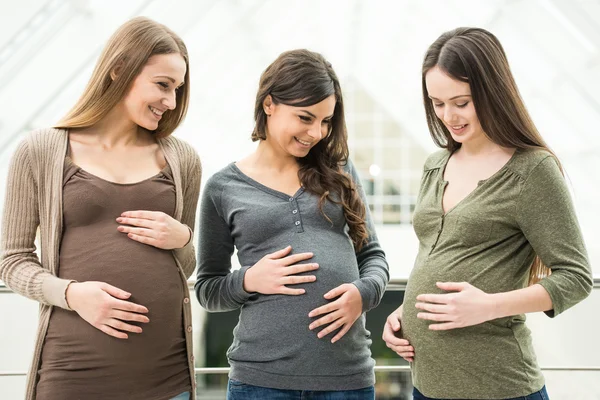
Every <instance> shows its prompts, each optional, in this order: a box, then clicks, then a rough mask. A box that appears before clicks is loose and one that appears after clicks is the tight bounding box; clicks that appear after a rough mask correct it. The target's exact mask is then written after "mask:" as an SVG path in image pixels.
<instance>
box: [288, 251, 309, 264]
mask: <svg viewBox="0 0 600 400" xmlns="http://www.w3.org/2000/svg"><path fill="white" fill-rule="evenodd" d="M312 257H313V253H298V254H292V255H291V256H287V257H284V258H282V259H281V262H282V263H283V265H292V264H297V263H299V262H300V261H304V260H308V259H310V258H312Z"/></svg>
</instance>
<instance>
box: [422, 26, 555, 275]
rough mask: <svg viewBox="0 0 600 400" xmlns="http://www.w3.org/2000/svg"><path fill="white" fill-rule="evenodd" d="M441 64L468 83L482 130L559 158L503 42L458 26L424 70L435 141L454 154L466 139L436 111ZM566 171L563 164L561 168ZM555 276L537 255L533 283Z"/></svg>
mask: <svg viewBox="0 0 600 400" xmlns="http://www.w3.org/2000/svg"><path fill="white" fill-rule="evenodd" d="M433 67H439V68H440V69H441V70H442V71H444V72H445V73H446V74H448V75H449V76H450V77H452V78H454V79H456V80H459V81H461V82H467V83H468V84H469V86H470V88H471V97H472V99H473V105H474V107H475V112H476V113H477V117H478V119H479V122H480V123H481V128H482V129H483V132H484V133H485V135H486V136H487V137H488V138H489V139H490V140H491V141H492V142H494V143H496V144H498V145H500V146H503V147H509V148H516V149H520V150H526V149H543V150H546V151H547V152H549V153H551V154H552V155H553V156H554V157H555V158H556V161H557V162H558V163H559V166H560V165H561V164H560V162H559V161H558V158H557V157H556V155H555V154H554V152H553V151H552V150H550V148H549V147H548V145H547V144H546V142H545V141H544V139H543V138H542V136H541V135H540V133H539V131H538V130H537V128H536V127H535V125H534V123H533V121H532V119H531V117H530V115H529V113H528V112H527V108H526V107H525V104H524V102H523V99H522V98H521V95H520V94H519V90H518V89H517V85H516V83H515V80H514V78H513V75H512V72H511V70H510V67H509V65H508V60H507V58H506V54H505V52H504V49H503V48H502V45H501V44H500V41H499V40H498V38H496V36H494V35H493V34H492V33H490V32H488V31H486V30H485V29H481V28H457V29H454V30H452V31H448V32H446V33H444V34H442V35H441V36H440V37H439V38H438V39H437V40H436V41H435V42H433V44H432V45H431V46H430V47H429V49H428V50H427V52H426V54H425V59H424V61H423V69H422V87H423V102H424V105H425V114H426V117H427V125H428V126H429V132H430V133H431V136H432V138H433V141H434V142H435V144H436V145H438V146H439V147H442V148H445V149H447V150H448V151H450V152H453V151H455V150H457V149H458V148H459V147H460V143H458V142H456V141H455V140H454V139H452V136H451V135H450V132H449V131H448V129H447V128H446V127H445V126H444V124H443V123H442V122H441V121H440V120H439V118H438V117H437V116H436V114H435V110H434V108H433V104H432V102H431V99H430V98H429V93H428V92H427V86H426V85H425V76H426V75H427V72H429V70H431V69H432V68H433ZM560 168H561V171H562V166H561V167H560ZM549 274H550V269H549V268H548V267H546V266H545V265H544V264H543V263H542V261H541V260H540V258H539V257H538V256H536V257H535V258H534V260H533V264H532V266H531V271H530V275H529V284H530V285H531V284H534V283H536V282H538V281H539V280H541V279H542V278H544V277H546V276H548V275H549Z"/></svg>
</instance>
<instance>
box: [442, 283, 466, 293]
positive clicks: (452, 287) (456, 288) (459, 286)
mask: <svg viewBox="0 0 600 400" xmlns="http://www.w3.org/2000/svg"><path fill="white" fill-rule="evenodd" d="M436 286H437V287H439V288H440V289H442V290H445V291H447V292H460V291H463V290H465V289H466V288H467V287H469V284H468V283H467V282H437V283H436Z"/></svg>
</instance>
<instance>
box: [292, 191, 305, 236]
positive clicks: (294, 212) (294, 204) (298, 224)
mask: <svg viewBox="0 0 600 400" xmlns="http://www.w3.org/2000/svg"><path fill="white" fill-rule="evenodd" d="M290 211H291V214H292V221H294V226H295V227H296V232H298V233H301V232H304V228H303V227H302V219H301V218H300V212H299V208H298V200H297V199H295V198H293V197H290Z"/></svg>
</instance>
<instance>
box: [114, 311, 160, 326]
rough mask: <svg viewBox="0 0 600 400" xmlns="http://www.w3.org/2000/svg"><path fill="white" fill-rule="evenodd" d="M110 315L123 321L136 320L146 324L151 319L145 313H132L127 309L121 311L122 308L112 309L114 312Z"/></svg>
mask: <svg viewBox="0 0 600 400" xmlns="http://www.w3.org/2000/svg"><path fill="white" fill-rule="evenodd" d="M110 316H111V317H112V318H116V319H120V320H121V321H135V322H142V323H145V324H146V323H148V322H150V319H149V318H148V317H146V316H145V315H142V314H137V313H131V312H125V311H121V310H112V312H111V313H110Z"/></svg>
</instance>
